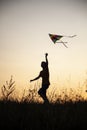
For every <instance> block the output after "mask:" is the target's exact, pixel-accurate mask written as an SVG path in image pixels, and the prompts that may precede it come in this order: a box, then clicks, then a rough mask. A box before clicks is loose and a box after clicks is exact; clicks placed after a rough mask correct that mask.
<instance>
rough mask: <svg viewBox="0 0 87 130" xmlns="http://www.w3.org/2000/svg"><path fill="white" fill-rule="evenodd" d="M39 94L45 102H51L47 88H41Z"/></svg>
mask: <svg viewBox="0 0 87 130" xmlns="http://www.w3.org/2000/svg"><path fill="white" fill-rule="evenodd" d="M38 94H39V95H40V96H41V97H42V98H43V100H44V102H46V103H47V102H49V101H48V99H47V96H46V89H43V88H41V89H40V90H39V91H38Z"/></svg>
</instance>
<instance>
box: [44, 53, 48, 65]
mask: <svg viewBox="0 0 87 130" xmlns="http://www.w3.org/2000/svg"><path fill="white" fill-rule="evenodd" d="M47 56H48V53H46V54H45V59H46V63H47V64H48V58H47Z"/></svg>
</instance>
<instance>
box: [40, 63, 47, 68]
mask: <svg viewBox="0 0 87 130" xmlns="http://www.w3.org/2000/svg"><path fill="white" fill-rule="evenodd" d="M41 67H42V68H43V69H44V68H46V67H47V64H46V62H44V61H42V62H41Z"/></svg>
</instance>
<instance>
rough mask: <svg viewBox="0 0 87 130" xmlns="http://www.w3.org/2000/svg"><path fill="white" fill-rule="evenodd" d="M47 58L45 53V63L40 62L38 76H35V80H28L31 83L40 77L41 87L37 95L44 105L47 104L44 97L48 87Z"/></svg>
mask: <svg viewBox="0 0 87 130" xmlns="http://www.w3.org/2000/svg"><path fill="white" fill-rule="evenodd" d="M47 56H48V54H47V53H46V54H45V59H46V62H44V61H42V62H41V67H42V71H40V74H39V76H37V77H36V78H34V79H32V80H30V82H32V81H35V80H37V79H39V78H40V77H41V78H42V87H41V88H40V90H39V91H38V94H39V95H40V96H41V97H42V98H43V100H44V103H47V102H48V99H47V96H46V91H47V89H48V87H49V85H50V82H49V68H48V59H47Z"/></svg>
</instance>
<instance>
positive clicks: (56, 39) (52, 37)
mask: <svg viewBox="0 0 87 130" xmlns="http://www.w3.org/2000/svg"><path fill="white" fill-rule="evenodd" d="M75 36H76V35H73V36H63V35H56V34H49V37H50V38H51V40H52V41H53V42H54V44H55V43H62V44H63V45H64V46H65V47H66V48H68V47H67V46H66V44H65V43H67V42H63V41H62V40H60V39H61V38H62V37H69V38H73V37H75ZM58 40H59V42H57V41H58Z"/></svg>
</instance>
